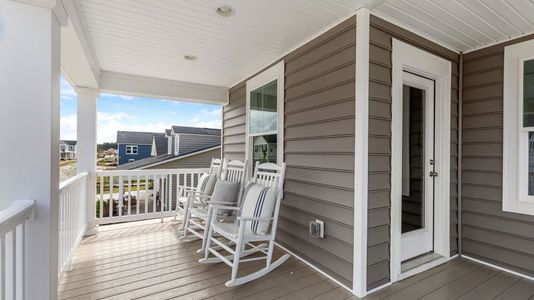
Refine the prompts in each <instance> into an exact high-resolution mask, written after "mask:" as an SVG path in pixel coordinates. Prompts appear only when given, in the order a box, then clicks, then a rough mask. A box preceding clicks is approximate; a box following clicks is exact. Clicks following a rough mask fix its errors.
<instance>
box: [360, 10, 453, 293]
mask: <svg viewBox="0 0 534 300" xmlns="http://www.w3.org/2000/svg"><path fill="white" fill-rule="evenodd" d="M393 38H396V39H399V40H402V41H404V42H406V43H409V44H412V45H414V46H417V47H419V48H422V49H423V50H425V51H428V52H430V53H433V54H435V55H438V56H440V57H443V58H445V59H448V60H450V61H451V62H452V80H451V84H452V92H451V98H452V103H451V126H452V128H451V179H450V180H451V193H450V196H451V199H450V201H451V221H450V223H451V254H455V253H457V237H458V234H457V232H458V231H457V223H458V221H457V214H458V212H457V207H458V205H457V203H458V201H457V190H458V188H457V177H458V176H457V174H458V170H457V160H458V60H459V56H458V55H457V54H455V53H454V52H452V51H449V50H447V49H445V48H443V47H441V46H438V45H436V44H434V43H432V42H430V41H428V40H426V39H424V38H421V37H419V36H417V35H415V34H414V33H412V32H409V31H407V30H405V29H402V28H400V27H397V26H395V25H393V24H391V23H388V22H386V21H384V20H382V19H380V18H378V17H376V16H371V29H370V45H369V47H370V48H369V55H370V64H369V77H370V78H369V181H368V184H369V195H368V197H369V198H368V199H369V200H368V209H369V214H368V227H369V231H368V252H367V264H368V269H367V287H368V289H369V290H370V289H373V288H376V287H378V286H381V285H383V284H385V283H387V282H389V256H390V248H389V246H390V244H389V243H390V231H389V230H390V219H391V218H390V217H391V214H390V191H391V80H392V79H391V68H392V62H391V53H392V51H391V50H392V39H393Z"/></svg>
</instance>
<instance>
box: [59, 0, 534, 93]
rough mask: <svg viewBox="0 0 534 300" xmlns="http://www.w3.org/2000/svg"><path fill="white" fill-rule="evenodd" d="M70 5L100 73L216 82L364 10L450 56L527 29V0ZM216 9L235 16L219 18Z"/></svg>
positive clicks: (530, 24) (180, 0)
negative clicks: (230, 10) (445, 49)
mask: <svg viewBox="0 0 534 300" xmlns="http://www.w3.org/2000/svg"><path fill="white" fill-rule="evenodd" d="M69 1H70V0H69ZM73 1H79V2H80V7H81V14H82V15H83V21H84V23H85V28H86V30H87V36H88V39H89V40H90V42H91V43H92V48H94V52H95V53H96V57H97V60H98V64H99V66H100V68H101V70H102V71H108V72H113V73H122V74H129V75H137V76H144V77H147V78H162V79H167V80H174V81H179V82H192V83H200V84H206V85H213V86H219V87H220V86H223V87H229V86H231V85H233V84H235V83H237V82H238V81H240V80H242V79H244V78H246V77H248V76H250V75H252V74H254V73H255V72H257V71H259V70H260V69H261V68H262V67H265V66H266V65H268V64H270V63H272V62H274V61H275V60H276V59H278V58H280V57H281V56H282V55H283V54H285V53H287V52H289V51H290V50H292V49H294V48H296V47H297V46H299V45H301V44H302V43H304V42H306V41H308V40H309V39H311V38H313V37H314V36H317V35H318V34H319V33H321V32H323V31H324V30H326V29H328V28H330V27H331V26H332V25H334V24H336V23H338V22H340V21H342V20H344V19H346V18H347V17H348V16H350V15H353V14H354V13H355V11H356V10H357V9H358V8H360V7H362V6H367V7H369V8H370V9H371V12H372V13H374V14H376V15H378V16H380V17H383V18H385V19H386V20H388V21H391V22H393V23H395V24H397V25H401V26H403V27H405V28H407V29H409V30H412V31H414V32H416V33H419V34H421V35H423V36H424V37H427V38H429V39H431V40H433V41H435V42H437V43H439V44H441V45H443V46H446V47H448V48H450V49H452V50H455V51H458V52H460V51H463V52H466V51H470V50H473V49H478V48H481V47H484V46H486V45H491V44H495V43H498V42H502V41H505V40H508V39H510V38H514V37H518V36H521V35H524V34H527V33H533V32H534V0H291V1H289V0H203V1H196V0H195V1H186V0H136V1H131V0H73ZM221 5H230V6H232V7H233V8H234V9H235V15H233V16H231V17H226V18H225V17H221V16H219V15H217V14H216V12H215V10H216V8H217V7H219V6H221ZM375 6H376V7H375ZM184 55H194V56H196V57H197V59H196V60H195V61H188V60H185V59H184Z"/></svg>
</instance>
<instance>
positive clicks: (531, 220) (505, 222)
mask: <svg viewBox="0 0 534 300" xmlns="http://www.w3.org/2000/svg"><path fill="white" fill-rule="evenodd" d="M530 39H534V35H530V36H528V37H524V38H521V39H517V40H514V41H510V42H506V43H503V44H499V45H496V46H492V47H489V48H485V49H482V50H479V51H474V52H471V53H468V54H465V55H464V90H463V164H462V165H463V168H462V178H463V180H462V190H463V198H462V204H463V206H462V221H463V222H462V251H463V254H465V255H468V256H472V257H475V258H477V259H481V260H484V261H487V262H490V263H493V264H496V265H499V266H501V267H504V268H507V269H512V270H515V271H518V272H521V273H524V274H527V275H530V276H534V216H528V215H524V214H516V213H508V212H503V211H502V163H503V162H502V153H503V152H502V150H503V149H502V146H503V144H502V143H503V80H504V78H503V76H504V75H503V74H504V72H503V67H504V47H505V46H506V45H511V44H515V43H518V42H521V41H525V40H530Z"/></svg>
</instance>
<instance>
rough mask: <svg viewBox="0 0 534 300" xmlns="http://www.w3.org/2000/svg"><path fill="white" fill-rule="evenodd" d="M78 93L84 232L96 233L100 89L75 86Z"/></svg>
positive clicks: (78, 149) (79, 171)
mask: <svg viewBox="0 0 534 300" xmlns="http://www.w3.org/2000/svg"><path fill="white" fill-rule="evenodd" d="M74 90H75V91H76V93H77V94H78V124H77V128H78V129H77V130H78V133H77V138H78V143H77V146H76V147H77V149H76V164H77V170H78V173H81V172H88V173H89V177H88V178H87V202H86V204H87V206H86V209H85V212H86V218H85V223H86V228H85V234H86V235H92V234H96V233H97V227H96V222H95V214H96V206H95V203H96V201H95V199H96V176H95V173H96V102H97V99H98V95H99V94H100V91H99V90H98V89H93V88H84V87H76V88H75V89H74Z"/></svg>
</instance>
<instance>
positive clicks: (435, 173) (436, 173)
mask: <svg viewBox="0 0 534 300" xmlns="http://www.w3.org/2000/svg"><path fill="white" fill-rule="evenodd" d="M430 177H438V172H434V171H430Z"/></svg>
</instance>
